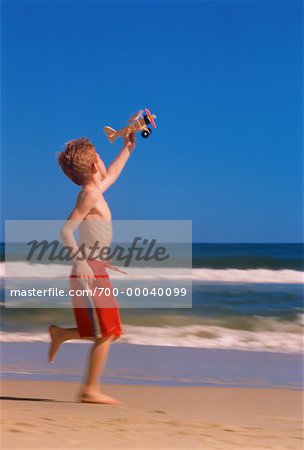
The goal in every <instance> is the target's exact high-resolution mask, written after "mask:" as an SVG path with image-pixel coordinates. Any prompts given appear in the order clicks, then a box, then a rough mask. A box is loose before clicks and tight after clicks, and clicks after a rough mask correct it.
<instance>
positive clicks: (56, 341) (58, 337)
mask: <svg viewBox="0 0 304 450" xmlns="http://www.w3.org/2000/svg"><path fill="white" fill-rule="evenodd" d="M49 334H50V338H51V343H50V347H49V353H48V361H49V362H53V361H54V359H55V356H56V353H57V351H58V349H59V347H60V345H61V344H63V342H66V341H70V340H72V339H86V340H93V341H95V337H85V338H82V337H80V336H79V331H78V328H61V327H57V326H56V325H51V326H50V327H49Z"/></svg>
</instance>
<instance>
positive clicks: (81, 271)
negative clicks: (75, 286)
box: [75, 261, 95, 287]
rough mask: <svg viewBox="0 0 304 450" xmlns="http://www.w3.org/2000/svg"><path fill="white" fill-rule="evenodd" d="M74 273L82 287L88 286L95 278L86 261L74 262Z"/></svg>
mask: <svg viewBox="0 0 304 450" xmlns="http://www.w3.org/2000/svg"><path fill="white" fill-rule="evenodd" d="M75 275H77V277H79V282H80V284H82V286H83V287H86V285H89V286H90V285H91V284H92V283H93V281H94V280H95V276H94V272H93V270H92V269H91V267H90V266H89V264H88V263H87V262H86V261H79V262H77V263H76V268H75Z"/></svg>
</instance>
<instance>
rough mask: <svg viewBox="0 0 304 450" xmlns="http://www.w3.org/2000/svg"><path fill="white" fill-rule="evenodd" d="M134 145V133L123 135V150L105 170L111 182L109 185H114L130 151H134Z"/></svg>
mask: <svg viewBox="0 0 304 450" xmlns="http://www.w3.org/2000/svg"><path fill="white" fill-rule="evenodd" d="M135 145H136V139H135V133H132V132H129V133H127V134H126V135H125V139H124V145H123V148H122V149H121V151H120V153H119V155H118V156H117V158H115V159H114V161H113V162H112V163H111V164H110V165H109V167H108V170H107V172H108V175H107V178H108V179H109V180H110V181H111V184H112V183H115V181H116V180H117V178H118V177H119V175H120V173H121V171H122V169H123V168H124V166H125V165H126V162H127V161H128V159H129V157H130V155H131V153H132V151H133V150H134V148H135Z"/></svg>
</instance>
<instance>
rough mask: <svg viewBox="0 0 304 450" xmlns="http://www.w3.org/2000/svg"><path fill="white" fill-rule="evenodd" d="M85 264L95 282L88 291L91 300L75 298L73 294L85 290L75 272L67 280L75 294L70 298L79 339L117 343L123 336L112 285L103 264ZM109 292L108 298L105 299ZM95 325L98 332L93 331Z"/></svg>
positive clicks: (98, 262) (92, 262)
mask: <svg viewBox="0 0 304 450" xmlns="http://www.w3.org/2000/svg"><path fill="white" fill-rule="evenodd" d="M87 263H88V264H89V266H90V267H91V269H92V270H93V272H94V275H95V280H94V281H93V283H92V284H91V286H90V288H89V289H90V290H91V292H92V294H91V295H90V296H88V295H84V294H82V295H80V296H78V295H76V294H75V292H76V291H83V290H84V289H86V288H84V287H83V286H82V285H81V283H80V282H79V278H78V277H77V275H75V269H74V268H73V270H72V274H71V277H70V285H71V289H73V290H74V295H72V296H71V298H72V303H73V308H74V314H75V319H76V323H77V328H78V331H79V335H80V337H106V336H112V335H114V336H115V339H118V338H119V337H120V336H121V333H122V330H121V322H120V316H119V305H118V303H117V301H116V298H115V296H114V295H113V293H112V284H111V282H110V279H109V275H108V274H107V272H106V264H105V263H104V262H101V261H95V260H87ZM105 289H106V293H107V295H106V294H105ZM94 290H95V292H94ZM109 292H110V295H108V294H109ZM78 293H81V292H78ZM94 315H95V320H94ZM95 322H96V325H97V326H98V325H99V330H98V329H96V328H97V326H96V325H95Z"/></svg>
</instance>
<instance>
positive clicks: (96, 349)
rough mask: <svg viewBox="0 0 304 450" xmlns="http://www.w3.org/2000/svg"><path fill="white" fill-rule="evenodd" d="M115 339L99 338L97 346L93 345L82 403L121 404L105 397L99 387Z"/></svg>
mask: <svg viewBox="0 0 304 450" xmlns="http://www.w3.org/2000/svg"><path fill="white" fill-rule="evenodd" d="M114 339H115V336H114V335H111V336H109V337H105V338H97V339H96V342H95V344H93V346H92V348H91V352H90V355H89V361H88V368H87V373H86V377H85V381H84V384H83V389H82V395H81V398H80V401H82V402H86V403H103V404H118V403H120V402H118V401H117V400H115V399H114V398H112V397H108V396H107V395H104V394H103V393H102V392H101V391H100V385H99V380H100V376H101V373H102V370H103V368H104V365H105V362H106V359H107V356H108V353H109V349H110V345H111V342H112V341H113V340H114Z"/></svg>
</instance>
